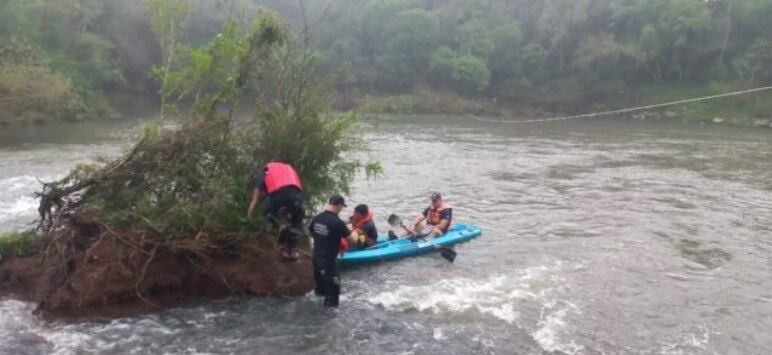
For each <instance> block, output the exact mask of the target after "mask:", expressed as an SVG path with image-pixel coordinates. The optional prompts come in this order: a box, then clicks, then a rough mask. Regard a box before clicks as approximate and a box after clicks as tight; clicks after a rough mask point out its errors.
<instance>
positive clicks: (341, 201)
mask: <svg viewBox="0 0 772 355" xmlns="http://www.w3.org/2000/svg"><path fill="white" fill-rule="evenodd" d="M328 202H329V203H330V204H331V205H336V206H337V205H342V206H343V207H348V206H346V199H345V198H343V196H341V195H338V194H334V195H332V196H330V200H329V201H328Z"/></svg>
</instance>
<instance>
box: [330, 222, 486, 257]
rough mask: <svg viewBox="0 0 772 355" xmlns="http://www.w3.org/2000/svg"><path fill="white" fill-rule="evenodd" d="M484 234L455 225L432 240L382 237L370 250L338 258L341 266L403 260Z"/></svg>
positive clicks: (357, 251) (469, 227)
mask: <svg viewBox="0 0 772 355" xmlns="http://www.w3.org/2000/svg"><path fill="white" fill-rule="evenodd" d="M480 234H482V231H480V228H478V227H476V226H473V225H468V224H455V225H453V226H452V227H451V228H450V229H449V230H448V232H447V233H445V234H444V235H442V236H439V237H437V238H434V239H431V238H427V240H431V242H429V241H427V240H423V239H418V240H416V241H412V240H410V239H409V238H403V239H398V240H395V241H389V238H388V237H387V236H380V237H379V238H378V244H376V245H375V246H373V247H370V248H369V249H362V250H354V251H350V252H347V253H345V254H344V255H343V256H342V257H341V256H339V257H338V261H339V262H340V265H341V266H351V265H361V264H369V263H375V262H379V261H389V260H397V259H402V258H405V257H408V256H416V255H421V254H425V253H429V252H432V251H435V250H436V249H435V247H434V244H438V245H440V246H443V247H450V246H453V245H456V244H459V243H464V242H468V241H470V240H472V239H474V238H477V237H479V236H480Z"/></svg>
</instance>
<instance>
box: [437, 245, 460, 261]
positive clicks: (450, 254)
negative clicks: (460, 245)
mask: <svg viewBox="0 0 772 355" xmlns="http://www.w3.org/2000/svg"><path fill="white" fill-rule="evenodd" d="M439 250H440V256H441V257H442V258H443V259H445V260H447V261H449V262H451V263H452V262H453V261H454V260H456V255H457V254H456V251H455V250H453V249H450V248H444V247H441V248H439Z"/></svg>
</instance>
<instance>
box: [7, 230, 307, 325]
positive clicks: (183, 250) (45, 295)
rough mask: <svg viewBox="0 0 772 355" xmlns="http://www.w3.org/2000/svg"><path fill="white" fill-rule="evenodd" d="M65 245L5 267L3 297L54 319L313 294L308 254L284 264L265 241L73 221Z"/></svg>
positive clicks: (60, 242)
mask: <svg viewBox="0 0 772 355" xmlns="http://www.w3.org/2000/svg"><path fill="white" fill-rule="evenodd" d="M57 238H61V240H56V241H52V242H50V243H49V244H47V245H45V246H41V248H40V251H39V252H38V253H37V254H36V255H33V256H31V257H26V258H12V259H7V260H3V261H0V297H12V298H18V299H21V300H25V301H30V302H34V303H36V304H37V305H38V307H37V310H36V312H38V313H39V314H40V315H42V316H44V317H46V318H49V319H64V320H79V319H83V318H90V317H123V316H132V315H136V314H142V313H147V312H153V311H158V310H160V309H163V308H166V307H172V306H177V305H182V304H186V303H190V302H193V301H200V300H208V299H221V298H226V297H231V296H261V297H281V296H300V295H304V294H306V293H307V292H309V291H310V290H311V289H312V288H313V275H312V272H311V262H310V259H309V258H308V257H307V255H304V256H302V257H301V259H300V260H298V261H295V262H286V261H283V260H282V259H281V258H280V256H279V253H278V252H277V251H276V245H275V238H273V237H271V236H268V235H260V236H258V235H253V236H247V235H243V236H228V237H223V236H209V235H205V234H200V235H198V236H194V237H190V238H179V239H174V240H169V239H168V238H160V237H158V236H152V235H149V234H138V233H131V232H127V231H112V230H110V229H109V228H108V227H106V226H105V225H104V224H102V223H101V222H100V221H99V220H98V219H96V218H93V217H78V218H73V222H72V228H70V229H69V230H67V231H64V232H62V233H61V234H59V235H57Z"/></svg>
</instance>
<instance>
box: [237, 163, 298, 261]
mask: <svg viewBox="0 0 772 355" xmlns="http://www.w3.org/2000/svg"><path fill="white" fill-rule="evenodd" d="M257 172H258V174H257V178H256V179H255V181H254V182H253V183H252V188H253V193H252V200H251V201H250V203H249V209H248V210H247V218H252V215H253V214H254V210H255V208H256V207H257V203H258V201H259V200H260V199H261V197H262V196H266V199H265V206H264V214H265V217H266V219H267V220H268V221H269V222H270V223H271V224H273V225H274V226H276V227H279V228H280V229H279V244H281V245H282V249H283V250H282V256H283V257H284V258H286V259H288V260H295V259H297V258H298V251H297V244H298V242H299V238H300V235H301V234H302V229H303V216H304V215H305V210H304V208H303V195H302V191H303V185H302V183H301V182H300V177H299V176H298V173H297V172H296V171H295V169H294V168H293V167H292V166H291V165H289V164H286V163H281V162H270V163H268V164H266V165H265V167H264V168H262V169H261V168H259V167H258V168H257ZM282 212H286V214H287V215H288V217H289V218H288V219H289V221H286V222H289V226H286V225H283V223H282V222H285V221H283V214H284V213H282Z"/></svg>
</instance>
